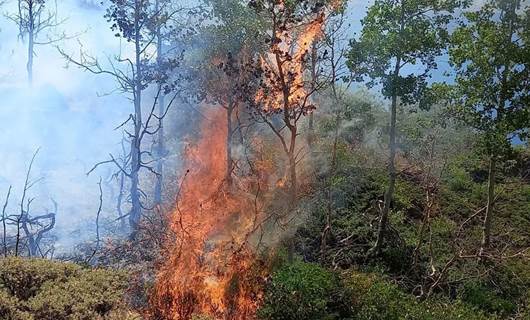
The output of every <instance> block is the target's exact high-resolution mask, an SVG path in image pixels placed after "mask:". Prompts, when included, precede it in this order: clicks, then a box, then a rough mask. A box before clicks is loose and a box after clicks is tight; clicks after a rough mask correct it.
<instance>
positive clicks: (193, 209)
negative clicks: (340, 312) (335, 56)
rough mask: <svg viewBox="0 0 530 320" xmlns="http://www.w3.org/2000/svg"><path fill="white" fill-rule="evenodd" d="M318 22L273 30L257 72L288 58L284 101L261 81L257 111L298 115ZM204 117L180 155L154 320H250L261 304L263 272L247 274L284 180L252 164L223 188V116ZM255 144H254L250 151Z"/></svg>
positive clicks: (221, 112)
mask: <svg viewBox="0 0 530 320" xmlns="http://www.w3.org/2000/svg"><path fill="white" fill-rule="evenodd" d="M324 18H325V14H324V13H322V12H321V13H317V14H315V16H314V17H313V19H311V21H310V23H308V24H304V25H303V26H302V27H300V28H298V31H297V32H296V34H290V33H288V32H287V31H285V30H283V31H280V30H276V31H274V32H275V37H276V38H277V39H279V40H281V41H277V42H276V43H274V44H273V45H272V46H271V48H270V53H269V54H268V55H267V56H265V57H262V58H261V62H262V67H263V69H264V70H267V69H268V70H269V71H270V72H272V73H274V72H278V71H279V69H280V66H279V65H278V60H277V58H278V56H279V54H278V53H279V52H287V51H288V52H289V56H291V57H292V59H287V60H284V61H283V62H282V63H281V68H283V71H284V72H286V74H287V75H288V78H289V82H290V83H289V88H290V92H289V94H288V95H285V94H284V93H285V92H282V91H281V87H280V86H278V84H277V83H274V82H275V80H274V79H271V78H269V79H268V80H265V81H269V82H270V83H268V84H270V87H271V89H260V90H259V92H258V93H257V95H256V98H255V99H256V100H257V101H258V102H260V104H262V105H264V106H266V108H269V110H272V111H275V110H279V109H282V108H284V107H286V104H287V105H289V106H293V108H296V107H301V108H306V107H305V103H306V101H305V100H307V97H308V93H307V92H306V88H305V84H304V74H303V73H304V72H303V71H304V59H305V56H306V54H307V52H308V50H309V49H310V47H311V45H312V44H313V42H314V41H315V40H316V39H317V38H318V37H319V36H320V35H321V33H322V29H323V26H324V20H325V19H324ZM293 50H294V51H293ZM275 59H276V60H275ZM266 91H267V92H266ZM286 97H288V98H287V100H288V101H287V103H286V101H285V99H286ZM206 118H207V119H206V120H204V121H203V122H202V125H201V128H200V129H201V136H200V139H199V141H198V142H197V143H196V144H194V145H191V146H189V147H188V148H187V150H186V152H185V160H184V163H185V168H187V171H186V174H185V175H184V177H183V178H182V182H181V187H180V190H179V194H178V195H177V201H176V205H175V209H174V211H173V213H172V214H171V218H170V229H171V231H172V233H173V236H172V237H170V239H171V240H170V242H169V245H168V252H167V260H166V261H164V262H163V264H162V266H161V268H160V270H159V273H158V275H157V279H156V284H155V288H154V296H153V298H152V307H153V310H155V311H154V313H156V314H155V318H157V319H168V320H189V319H192V317H193V316H194V315H206V316H209V317H211V318H212V319H234V320H238V319H241V320H243V319H253V318H255V313H256V310H257V309H258V307H259V305H260V303H261V301H262V296H261V290H260V289H261V283H260V281H259V279H263V278H264V277H265V274H264V272H265V271H263V270H264V269H265V268H262V269H259V268H258V272H256V270H255V269H254V267H255V262H256V254H255V252H256V246H257V243H258V242H259V243H261V241H262V238H261V236H258V235H256V233H257V230H260V232H262V231H263V228H262V227H263V225H264V224H265V222H266V221H267V220H268V217H267V216H266V215H265V214H264V212H263V211H264V210H263V208H264V207H266V205H265V204H266V203H267V201H269V200H270V199H268V197H270V196H271V194H273V192H270V191H271V190H270V189H274V188H281V187H282V185H284V184H285V177H284V178H282V179H280V180H277V181H276V182H274V181H273V180H274V179H273V178H272V177H273V176H274V174H272V172H271V171H272V170H273V168H274V166H273V165H271V164H270V163H266V162H263V161H262V162H260V161H257V160H255V163H254V164H253V165H252V167H253V170H251V171H253V172H252V173H251V174H247V176H241V175H240V176H233V177H232V182H231V183H227V181H226V172H227V170H226V169H227V168H226V166H227V155H226V150H227V132H228V130H227V115H226V110H225V109H223V108H212V109H210V111H209V112H208V113H207V115H206ZM254 139H257V138H255V137H254ZM260 143H261V142H260V141H254V146H257V145H259V144H260ZM247 160H248V159H247ZM256 238H259V240H256ZM256 273H257V276H256ZM253 277H254V278H253ZM253 279H258V280H257V281H254V280H253ZM253 281H254V282H253Z"/></svg>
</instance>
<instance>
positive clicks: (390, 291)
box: [344, 272, 494, 320]
mask: <svg viewBox="0 0 530 320" xmlns="http://www.w3.org/2000/svg"><path fill="white" fill-rule="evenodd" d="M344 281H345V285H346V287H347V288H348V292H351V293H352V296H351V305H352V308H353V316H352V319H357V320H401V319H407V320H439V319H468V320H487V319H494V318H489V317H487V316H485V315H484V314H482V313H481V312H479V311H477V310H475V309H473V308H471V307H469V306H467V305H465V304H463V303H461V302H460V301H451V302H449V301H445V302H444V301H443V300H441V299H440V300H430V301H421V302H420V301H418V300H417V299H416V298H415V297H414V296H412V295H410V294H407V293H405V292H403V291H401V290H400V289H399V288H398V287H397V286H396V285H394V284H391V283H389V282H387V281H385V280H384V279H382V278H381V277H380V276H378V275H375V274H367V273H360V272H351V273H350V274H348V275H347V276H346V277H345V279H344Z"/></svg>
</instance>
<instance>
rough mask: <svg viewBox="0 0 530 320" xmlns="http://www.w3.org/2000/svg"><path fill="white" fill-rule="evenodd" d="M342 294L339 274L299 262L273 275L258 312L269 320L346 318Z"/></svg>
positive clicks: (285, 266) (262, 317)
mask: <svg viewBox="0 0 530 320" xmlns="http://www.w3.org/2000/svg"><path fill="white" fill-rule="evenodd" d="M341 293H343V290H342V289H341V287H340V281H339V279H338V277H337V275H335V274H334V273H332V272H330V271H328V270H326V269H324V268H322V267H320V266H318V265H316V264H312V263H304V262H300V261H297V262H294V263H291V264H287V265H284V266H283V267H281V268H280V269H279V270H277V271H276V272H275V273H274V274H273V275H272V278H271V281H270V283H269V284H268V286H267V289H266V292H265V301H264V305H263V306H262V308H261V309H260V310H259V311H258V315H259V317H260V318H261V319H269V320H284V319H285V320H297V319H300V320H305V319H314V320H317V319H344V317H341V314H342V313H343V311H344V307H343V306H342V305H341V301H342V298H341Z"/></svg>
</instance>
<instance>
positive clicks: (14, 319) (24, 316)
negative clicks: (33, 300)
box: [0, 290, 34, 320]
mask: <svg viewBox="0 0 530 320" xmlns="http://www.w3.org/2000/svg"><path fill="white" fill-rule="evenodd" d="M19 306H20V303H19V301H18V299H17V298H15V297H13V296H12V295H10V294H9V293H8V292H7V291H4V290H0V319H2V320H33V319H34V318H33V316H32V315H30V314H28V313H26V312H23V311H20V310H19V309H18V308H19Z"/></svg>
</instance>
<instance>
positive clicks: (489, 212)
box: [480, 155, 496, 256]
mask: <svg viewBox="0 0 530 320" xmlns="http://www.w3.org/2000/svg"><path fill="white" fill-rule="evenodd" d="M495 169H496V159H495V156H494V155H491V157H490V167H489V170H488V199H487V204H486V215H485V217H484V225H483V227H482V241H481V244H480V255H481V256H482V254H483V253H484V251H485V250H487V249H488V247H489V246H490V238H491V221H492V219H493V205H494V202H495Z"/></svg>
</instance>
